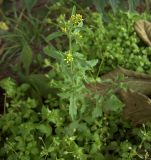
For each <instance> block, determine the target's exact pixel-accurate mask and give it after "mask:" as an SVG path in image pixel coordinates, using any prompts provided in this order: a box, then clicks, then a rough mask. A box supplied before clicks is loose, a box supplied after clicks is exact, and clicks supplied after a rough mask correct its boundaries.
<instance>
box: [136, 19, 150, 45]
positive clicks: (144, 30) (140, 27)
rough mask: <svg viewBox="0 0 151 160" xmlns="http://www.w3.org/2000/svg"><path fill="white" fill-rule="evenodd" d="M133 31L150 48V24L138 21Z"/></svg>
mask: <svg viewBox="0 0 151 160" xmlns="http://www.w3.org/2000/svg"><path fill="white" fill-rule="evenodd" d="M134 29H135V31H136V32H137V34H138V35H139V37H140V38H141V39H142V40H143V41H144V42H145V43H147V44H148V45H149V46H151V23H150V22H148V21H146V20H139V21H137V22H136V23H135V25H134Z"/></svg>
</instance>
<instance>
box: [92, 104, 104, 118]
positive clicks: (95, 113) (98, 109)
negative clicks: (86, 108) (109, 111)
mask: <svg viewBox="0 0 151 160" xmlns="http://www.w3.org/2000/svg"><path fill="white" fill-rule="evenodd" d="M92 117H93V118H97V117H102V108H101V106H96V107H95V108H94V110H93V112H92Z"/></svg>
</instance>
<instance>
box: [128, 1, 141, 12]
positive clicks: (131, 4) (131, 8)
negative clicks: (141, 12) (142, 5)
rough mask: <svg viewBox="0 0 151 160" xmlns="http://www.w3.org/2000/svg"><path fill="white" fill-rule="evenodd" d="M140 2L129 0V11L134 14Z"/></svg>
mask: <svg viewBox="0 0 151 160" xmlns="http://www.w3.org/2000/svg"><path fill="white" fill-rule="evenodd" d="M138 2H139V0H128V5H129V11H131V12H133V11H135V9H136V6H137V4H138Z"/></svg>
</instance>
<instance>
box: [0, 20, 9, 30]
mask: <svg viewBox="0 0 151 160" xmlns="http://www.w3.org/2000/svg"><path fill="white" fill-rule="evenodd" d="M8 29H9V28H8V25H7V24H6V23H5V22H3V21H0V30H4V31H7V30H8Z"/></svg>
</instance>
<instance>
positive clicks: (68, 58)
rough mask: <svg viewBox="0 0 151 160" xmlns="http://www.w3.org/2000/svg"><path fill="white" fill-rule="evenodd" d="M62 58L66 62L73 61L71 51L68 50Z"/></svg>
mask: <svg viewBox="0 0 151 160" xmlns="http://www.w3.org/2000/svg"><path fill="white" fill-rule="evenodd" d="M64 60H65V61H66V62H67V63H69V62H72V61H73V56H72V53H71V52H70V51H68V52H67V54H66V58H65V59H64Z"/></svg>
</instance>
